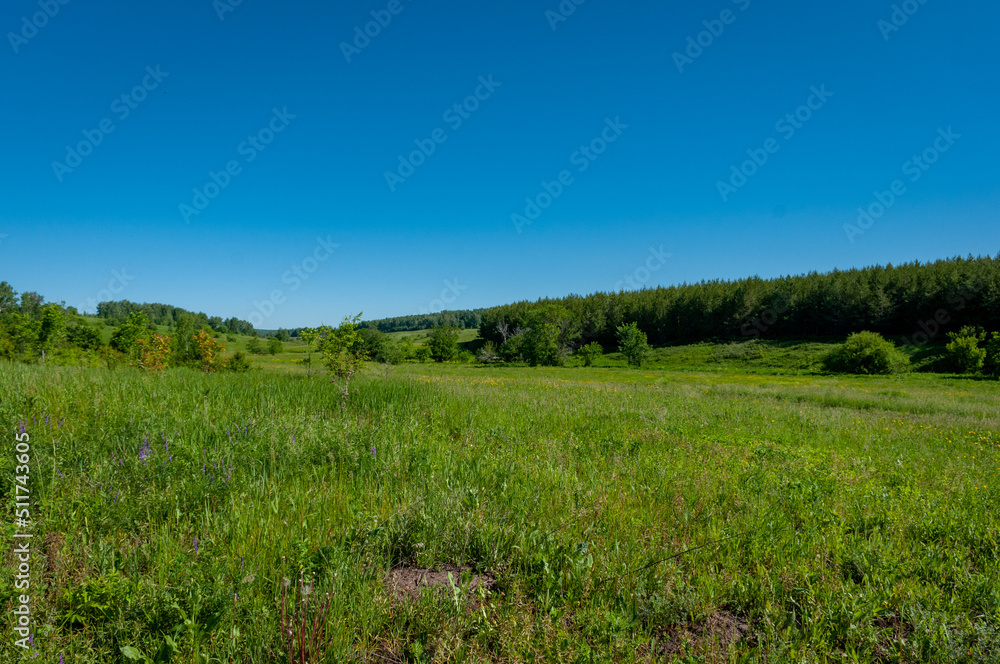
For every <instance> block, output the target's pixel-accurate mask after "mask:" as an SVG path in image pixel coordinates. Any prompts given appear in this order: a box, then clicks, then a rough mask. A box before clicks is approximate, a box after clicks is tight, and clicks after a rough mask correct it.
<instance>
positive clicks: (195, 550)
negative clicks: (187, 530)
mask: <svg viewBox="0 0 1000 664" xmlns="http://www.w3.org/2000/svg"><path fill="white" fill-rule="evenodd" d="M194 552H195V553H198V538H197V537H195V538H194Z"/></svg>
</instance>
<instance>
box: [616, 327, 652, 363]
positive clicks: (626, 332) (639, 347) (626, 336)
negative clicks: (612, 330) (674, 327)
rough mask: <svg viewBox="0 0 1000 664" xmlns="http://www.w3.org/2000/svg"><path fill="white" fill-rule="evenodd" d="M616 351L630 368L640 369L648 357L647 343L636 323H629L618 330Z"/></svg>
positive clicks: (643, 333) (644, 335)
mask: <svg viewBox="0 0 1000 664" xmlns="http://www.w3.org/2000/svg"><path fill="white" fill-rule="evenodd" d="M618 350H619V351H621V354H622V355H624V356H625V359H627V360H628V365H629V366H630V367H641V366H642V362H643V360H645V359H646V356H647V355H649V341H648V340H647V339H646V333H645V332H643V331H642V330H640V329H639V325H638V324H637V323H629V324H628V325H622V326H621V327H619V328H618Z"/></svg>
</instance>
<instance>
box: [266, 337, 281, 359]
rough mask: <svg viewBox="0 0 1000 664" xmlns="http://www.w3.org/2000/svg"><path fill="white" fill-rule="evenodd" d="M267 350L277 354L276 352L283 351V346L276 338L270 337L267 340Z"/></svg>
mask: <svg viewBox="0 0 1000 664" xmlns="http://www.w3.org/2000/svg"><path fill="white" fill-rule="evenodd" d="M267 352H268V353H270V354H271V355H277V354H278V353H284V352H285V346H284V344H282V343H281V342H280V341H278V340H277V339H276V338H274V337H271V338H270V339H268V340H267Z"/></svg>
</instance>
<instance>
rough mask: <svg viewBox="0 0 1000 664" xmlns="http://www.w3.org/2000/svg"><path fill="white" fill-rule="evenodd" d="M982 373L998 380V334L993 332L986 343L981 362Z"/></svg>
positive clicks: (999, 375)
mask: <svg viewBox="0 0 1000 664" xmlns="http://www.w3.org/2000/svg"><path fill="white" fill-rule="evenodd" d="M983 373H984V374H986V375H987V376H993V377H994V378H1000V332H994V333H993V334H992V335H991V336H990V340H989V341H988V342H986V357H985V359H984V360H983Z"/></svg>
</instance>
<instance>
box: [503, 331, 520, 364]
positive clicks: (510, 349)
mask: <svg viewBox="0 0 1000 664" xmlns="http://www.w3.org/2000/svg"><path fill="white" fill-rule="evenodd" d="M523 348H524V335H523V334H518V335H515V336H513V337H511V338H510V339H508V340H507V341H505V342H503V343H502V344H500V350H499V353H500V358H501V359H502V360H503V361H504V362H519V361H521V360H523V359H524V356H523V355H522V353H521V351H522V349H523Z"/></svg>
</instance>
